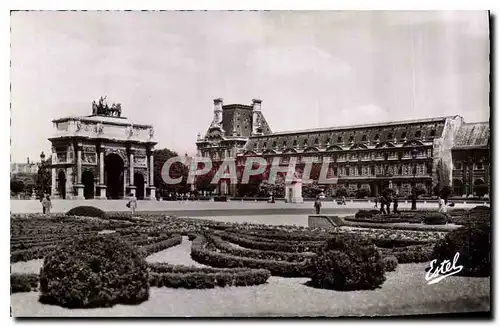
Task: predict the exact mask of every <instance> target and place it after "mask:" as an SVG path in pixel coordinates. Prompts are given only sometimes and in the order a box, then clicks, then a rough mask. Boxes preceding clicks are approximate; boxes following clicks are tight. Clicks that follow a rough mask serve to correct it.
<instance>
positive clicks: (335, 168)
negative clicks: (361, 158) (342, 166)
mask: <svg viewBox="0 0 500 327" xmlns="http://www.w3.org/2000/svg"><path fill="white" fill-rule="evenodd" d="M333 176H337V167H333Z"/></svg>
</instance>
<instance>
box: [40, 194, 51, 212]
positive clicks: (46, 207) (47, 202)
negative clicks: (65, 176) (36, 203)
mask: <svg viewBox="0 0 500 327" xmlns="http://www.w3.org/2000/svg"><path fill="white" fill-rule="evenodd" d="M42 206H43V214H44V215H50V209H52V201H51V200H50V195H48V194H47V195H44V197H43V199H42Z"/></svg>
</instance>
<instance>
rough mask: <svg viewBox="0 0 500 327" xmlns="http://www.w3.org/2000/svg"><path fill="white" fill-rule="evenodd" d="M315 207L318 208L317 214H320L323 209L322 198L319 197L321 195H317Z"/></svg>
mask: <svg viewBox="0 0 500 327" xmlns="http://www.w3.org/2000/svg"><path fill="white" fill-rule="evenodd" d="M314 209H316V214H317V215H319V212H320V210H321V199H320V198H319V195H318V196H316V201H314Z"/></svg>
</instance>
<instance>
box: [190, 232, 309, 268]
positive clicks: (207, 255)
mask: <svg viewBox="0 0 500 327" xmlns="http://www.w3.org/2000/svg"><path fill="white" fill-rule="evenodd" d="M206 245H208V242H207V239H206V238H205V236H202V235H200V236H198V237H197V238H196V239H195V240H194V241H193V244H192V246H191V258H193V260H195V261H197V262H199V263H201V264H206V265H209V266H212V267H218V268H251V269H267V270H269V271H270V272H271V274H272V275H273V276H283V277H305V276H308V274H309V272H308V271H309V263H308V262H307V261H306V262H302V263H296V262H284V261H274V260H259V259H252V258H245V257H239V256H234V255H229V254H225V253H219V252H215V251H212V250H210V249H208V248H206V247H205V246H206Z"/></svg>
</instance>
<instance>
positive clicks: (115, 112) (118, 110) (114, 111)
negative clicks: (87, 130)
mask: <svg viewBox="0 0 500 327" xmlns="http://www.w3.org/2000/svg"><path fill="white" fill-rule="evenodd" d="M106 98H107V97H106V96H104V97H100V98H99V100H98V103H96V102H95V101H92V115H96V116H109V117H121V114H122V105H121V104H120V103H113V104H112V105H111V107H110V106H109V105H108V103H107V101H106Z"/></svg>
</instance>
